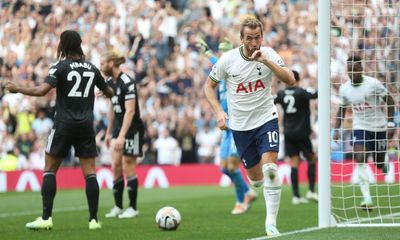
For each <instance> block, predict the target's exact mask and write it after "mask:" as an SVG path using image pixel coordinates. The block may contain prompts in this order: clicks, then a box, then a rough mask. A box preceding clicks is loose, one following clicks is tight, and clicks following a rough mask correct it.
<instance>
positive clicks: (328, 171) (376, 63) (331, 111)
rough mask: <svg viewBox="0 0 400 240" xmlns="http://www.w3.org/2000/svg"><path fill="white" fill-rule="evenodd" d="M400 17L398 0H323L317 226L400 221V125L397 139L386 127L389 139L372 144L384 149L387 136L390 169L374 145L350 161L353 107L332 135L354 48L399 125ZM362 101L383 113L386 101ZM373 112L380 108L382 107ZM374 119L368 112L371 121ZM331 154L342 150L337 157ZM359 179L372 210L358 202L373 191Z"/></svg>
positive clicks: (320, 1) (320, 9) (320, 14)
mask: <svg viewBox="0 0 400 240" xmlns="http://www.w3.org/2000/svg"><path fill="white" fill-rule="evenodd" d="M399 21H400V0H374V1H371V0H318V95H319V97H318V134H319V138H318V146H319V148H318V159H319V160H318V161H319V165H318V191H319V200H320V201H319V204H318V211H319V212H318V224H319V227H332V226H339V227H348V226H350V227H363V226H367V227H383V226H400V174H399V171H400V166H399V157H400V154H399V153H400V152H399V151H400V147H399V134H400V131H399V130H398V129H396V130H395V131H397V133H395V135H394V138H393V139H389V138H388V134H387V133H386V138H381V139H380V140H377V141H376V143H374V144H375V145H374V146H375V149H378V148H380V146H381V144H382V142H385V143H387V144H388V145H386V147H387V151H386V158H385V160H386V161H387V163H388V164H387V166H388V168H387V171H386V170H385V171H382V169H381V168H378V167H377V166H376V164H375V162H374V153H373V152H372V151H371V152H370V153H369V155H368V156H366V157H365V158H364V162H365V164H364V163H363V164H357V163H356V161H353V160H352V159H353V158H354V156H355V152H354V150H353V147H352V143H353V140H354V136H353V134H352V133H353V131H352V130H353V126H352V122H353V116H354V113H351V111H350V112H347V114H346V115H345V118H344V119H342V126H341V128H340V132H341V134H340V135H341V138H340V140H339V141H338V142H336V143H335V142H332V130H334V129H333V127H334V126H333V124H334V122H335V117H336V116H335V115H336V111H337V109H338V106H339V99H340V98H339V88H340V86H342V85H343V84H344V83H345V82H347V81H349V77H348V75H347V65H346V60H347V58H348V57H349V56H352V55H353V54H354V55H358V56H360V57H361V58H362V61H363V63H362V64H363V75H365V76H369V77H371V78H374V79H378V80H379V81H380V82H381V83H382V84H383V86H384V87H385V88H386V89H387V90H388V91H389V93H390V95H391V96H392V97H393V99H394V104H395V105H394V106H395V111H397V116H398V117H397V118H395V122H396V121H397V128H398V127H399V122H398V121H399V118H400V114H399V112H398V108H399V106H398V103H399V100H400V96H399V91H400V90H399V89H400V72H399V68H400V60H399V58H400V27H399ZM364 78H365V77H364ZM363 81H364V80H363ZM378 94H379V93H376V92H373V93H371V95H369V96H374V98H375V99H379V97H380V95H378ZM364 101H365V102H366V101H367V100H364ZM365 102H364V105H363V106H360V107H365V106H367V107H370V106H372V109H378V108H380V109H384V112H385V114H386V111H387V107H386V103H385V102H384V101H383V100H382V102H380V100H376V103H375V104H374V105H368V102H367V104H366V105H365ZM350 108H351V107H350ZM355 111H361V112H363V111H364V110H359V109H355ZM374 111H375V113H379V110H374ZM358 114H360V113H358ZM363 114H364V113H363ZM395 114H396V113H395ZM375 115H376V114H375ZM395 116H396V115H395ZM374 118H375V117H371V121H374ZM332 120H334V121H332ZM363 134H364V137H365V133H363ZM334 144H335V146H334ZM378 146H379V147H378ZM333 148H335V149H333ZM382 152H383V153H384V152H385V151H382ZM333 153H335V154H336V153H338V154H339V155H340V157H338V158H337V159H335V158H334V156H333ZM335 156H336V155H335ZM332 159H333V160H332ZM360 174H362V175H360ZM360 176H362V177H360ZM360 179H362V181H364V182H363V183H365V184H366V185H367V186H368V188H367V189H369V190H368V192H369V195H370V198H371V199H372V202H373V204H372V207H371V208H369V209H368V210H365V209H363V207H362V204H360V203H362V202H363V201H365V199H366V197H365V196H366V195H368V194H366V191H365V189H366V188H365V185H364V189H363V191H361V190H360V184H359V182H360Z"/></svg>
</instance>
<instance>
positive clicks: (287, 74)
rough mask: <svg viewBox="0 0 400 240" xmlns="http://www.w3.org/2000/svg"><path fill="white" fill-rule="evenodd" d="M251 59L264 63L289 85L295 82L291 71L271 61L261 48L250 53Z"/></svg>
mask: <svg viewBox="0 0 400 240" xmlns="http://www.w3.org/2000/svg"><path fill="white" fill-rule="evenodd" d="M250 59H252V60H255V61H258V62H260V63H263V64H264V65H266V66H267V67H268V68H269V69H271V70H272V72H273V73H274V74H275V76H276V77H277V78H279V80H281V81H283V82H284V83H286V84H287V85H289V86H293V85H294V84H295V83H296V80H295V79H294V76H293V73H292V71H291V70H290V69H289V68H287V67H282V66H279V65H278V64H276V63H275V62H273V61H271V60H270V59H269V58H268V56H267V55H266V54H265V53H264V52H262V51H261V50H256V51H254V53H253V54H252V55H251V58H250Z"/></svg>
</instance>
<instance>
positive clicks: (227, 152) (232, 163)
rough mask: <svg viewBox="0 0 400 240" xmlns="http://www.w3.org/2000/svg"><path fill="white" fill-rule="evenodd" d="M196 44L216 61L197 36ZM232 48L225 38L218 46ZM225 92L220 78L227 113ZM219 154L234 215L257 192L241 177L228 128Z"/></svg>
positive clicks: (245, 207) (221, 99)
mask: <svg viewBox="0 0 400 240" xmlns="http://www.w3.org/2000/svg"><path fill="white" fill-rule="evenodd" d="M196 46H197V47H198V48H199V49H200V50H201V51H202V52H203V54H204V55H206V56H207V57H208V58H209V60H210V62H211V63H212V64H213V65H214V64H216V63H217V61H218V57H217V56H215V55H214V54H213V53H212V51H211V50H210V49H209V47H208V45H207V43H206V42H205V41H204V40H203V39H201V38H199V39H198V41H197V44H196ZM232 48H233V45H232V43H231V42H230V41H229V40H228V39H226V38H225V39H224V41H222V42H221V43H220V44H219V46H218V49H219V50H220V51H221V52H227V51H229V50H231V49H232ZM226 92H227V88H226V84H225V81H224V80H221V84H220V85H219V87H218V100H219V102H220V104H221V106H222V109H223V110H224V112H226V113H228V102H227V99H226ZM219 154H220V158H221V163H220V166H221V172H222V173H224V174H225V175H227V176H228V177H229V178H230V179H231V181H232V182H233V184H234V187H235V192H236V204H235V207H234V208H233V210H232V211H231V213H232V214H234V215H237V214H242V213H245V212H246V211H247V210H248V209H249V208H250V207H251V204H252V202H254V201H255V200H256V199H257V192H256V191H254V190H253V189H251V188H249V186H248V185H247V183H246V182H245V181H244V179H243V176H242V172H241V171H240V158H239V155H238V153H237V150H236V146H235V141H234V140H233V135H232V130H230V129H229V128H228V129H226V130H225V131H223V133H222V138H221V143H220V153H219Z"/></svg>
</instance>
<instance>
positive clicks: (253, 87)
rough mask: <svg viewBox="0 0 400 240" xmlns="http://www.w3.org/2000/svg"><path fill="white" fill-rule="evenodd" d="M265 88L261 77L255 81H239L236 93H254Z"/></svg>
mask: <svg viewBox="0 0 400 240" xmlns="http://www.w3.org/2000/svg"><path fill="white" fill-rule="evenodd" d="M264 88H265V85H264V83H263V82H262V81H261V80H260V79H259V80H257V81H256V82H255V83H253V82H247V83H239V84H238V86H237V88H236V93H252V92H257V91H258V90H262V89H264Z"/></svg>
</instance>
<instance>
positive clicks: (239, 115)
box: [209, 46, 285, 131]
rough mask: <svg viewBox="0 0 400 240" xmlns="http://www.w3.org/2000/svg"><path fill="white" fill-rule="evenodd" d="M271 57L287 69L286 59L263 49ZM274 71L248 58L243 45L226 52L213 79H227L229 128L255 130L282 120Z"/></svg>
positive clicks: (270, 49) (211, 73)
mask: <svg viewBox="0 0 400 240" xmlns="http://www.w3.org/2000/svg"><path fill="white" fill-rule="evenodd" d="M260 50H261V51H262V52H263V53H265V54H266V55H267V57H268V58H269V59H270V60H271V61H273V62H275V63H276V64H278V65H279V66H282V67H284V66H285V65H284V63H283V60H282V58H281V57H280V56H279V55H278V53H276V52H275V51H274V50H273V49H272V48H269V47H261V49H260ZM272 75H273V72H272V70H271V69H269V68H268V67H267V66H266V65H264V64H262V63H260V62H257V61H251V60H250V59H249V58H247V57H246V56H244V53H243V46H240V47H238V48H235V49H232V50H230V51H228V52H226V53H224V54H223V55H222V56H221V58H220V59H219V60H218V62H217V63H216V64H215V65H214V66H213V68H212V71H211V72H210V75H209V77H210V78H211V79H212V80H213V81H215V82H220V81H221V80H222V79H225V81H226V86H227V98H228V106H229V107H228V110H229V112H228V115H229V127H230V128H231V129H232V130H235V131H247V130H251V129H255V128H257V127H259V126H261V125H263V124H264V123H266V122H268V121H270V120H272V119H275V118H277V117H278V114H277V110H276V107H275V105H274V99H273V97H272V95H271V83H272Z"/></svg>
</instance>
